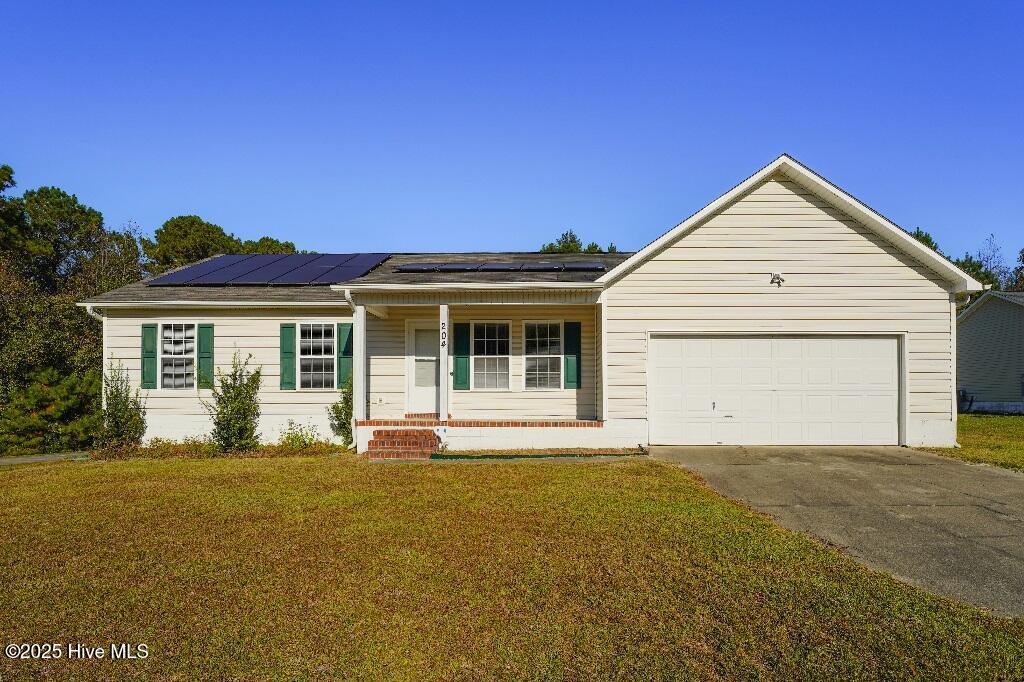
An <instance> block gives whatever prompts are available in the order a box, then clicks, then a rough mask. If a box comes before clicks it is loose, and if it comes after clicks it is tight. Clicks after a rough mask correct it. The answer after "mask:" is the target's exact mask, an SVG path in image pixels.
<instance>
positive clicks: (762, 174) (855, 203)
mask: <svg viewBox="0 0 1024 682" xmlns="http://www.w3.org/2000/svg"><path fill="white" fill-rule="evenodd" d="M776 173H782V174H783V175H785V176H786V177H787V178H788V179H789V180H791V181H793V182H795V183H797V184H799V185H800V186H802V187H804V188H805V189H807V190H808V191H810V192H812V193H814V194H816V195H817V196H818V197H819V198H820V199H822V200H823V201H826V202H828V203H829V204H830V205H832V206H834V207H835V208H836V209H838V210H840V211H842V212H843V213H846V214H847V215H849V216H851V217H852V218H853V219H854V220H857V221H858V222H860V223H861V224H863V225H864V226H865V227H867V228H868V229H870V230H872V231H873V232H875V233H876V234H877V235H878V236H879V237H881V238H882V239H884V240H886V241H887V242H889V243H890V244H892V245H893V246H895V247H896V248H897V249H899V250H900V251H902V252H903V253H905V254H907V255H908V256H910V257H911V258H914V259H915V260H916V261H918V262H919V263H921V264H922V265H924V266H925V267H928V268H929V269H931V270H932V271H933V272H935V273H936V274H938V275H940V276H941V277H942V278H943V279H945V280H946V281H948V282H949V283H950V284H952V287H951V291H953V292H954V293H959V292H967V291H981V290H982V289H983V288H984V285H982V284H981V282H979V281H977V280H976V279H974V278H973V277H971V276H970V275H969V274H967V273H966V272H964V271H963V270H961V269H960V268H959V267H957V266H956V265H955V264H954V263H952V262H951V261H950V260H949V259H947V258H946V257H945V256H943V255H942V254H939V253H937V252H935V251H933V250H932V249H930V248H928V247H927V246H925V245H924V244H922V243H921V242H919V241H917V239H915V238H914V237H913V236H911V235H910V233H909V232H907V231H906V230H904V229H903V228H901V227H900V226H898V225H896V224H895V223H893V222H892V221H891V220H889V219H888V218H886V217H885V216H883V215H882V214H881V213H879V212H878V211H876V210H874V209H873V208H871V207H870V206H868V205H867V204H865V203H864V202H862V201H860V200H859V199H857V198H856V197H854V196H852V195H851V194H849V193H847V192H845V191H844V190H842V189H840V188H839V187H838V186H836V185H834V184H832V183H831V182H829V181H828V180H826V179H825V178H824V177H822V176H821V175H819V174H817V173H815V172H814V171H812V170H811V169H810V168H808V167H807V166H805V165H804V164H802V163H800V162H799V161H797V160H796V159H795V158H794V157H792V156H790V155H789V154H787V153H785V152H784V153H782V154H780V155H779V156H778V157H776V158H775V159H774V160H773V161H771V162H770V163H768V164H767V165H765V166H763V167H762V168H761V169H760V170H758V171H756V172H755V173H754V174H752V175H750V176H749V177H747V178H746V179H745V180H743V181H742V182H740V183H739V184H737V185H736V186H735V187H733V188H732V189H730V190H729V191H728V192H726V193H724V194H722V195H721V196H719V197H718V198H717V199H715V200H714V201H712V202H711V203H709V204H708V205H707V206H705V207H704V208H702V209H700V210H699V211H697V212H696V213H694V214H693V215H691V216H690V217H689V218H687V219H686V220H684V221H683V222H681V223H679V224H678V225H676V226H675V227H673V228H672V229H671V230H669V231H668V232H666V233H664V234H663V235H661V236H660V237H658V238H657V239H655V240H654V241H653V242H651V243H649V244H648V245H647V246H645V247H644V248H642V249H640V250H639V251H637V252H636V253H635V254H633V256H631V257H630V258H628V259H627V260H626V261H624V262H623V263H622V264H621V265H619V266H617V267H616V268H614V269H613V270H611V271H610V272H608V273H607V274H605V275H604V276H602V277H600V278H599V279H598V280H597V281H598V282H600V283H602V284H605V285H608V284H611V283H612V282H615V281H616V280H618V279H619V278H621V277H622V276H624V275H625V274H627V273H628V272H630V271H632V270H633V269H635V268H636V267H637V266H639V265H640V264H641V263H643V262H645V261H647V260H649V259H650V258H652V257H654V256H655V255H656V254H658V253H660V252H661V251H663V250H664V249H665V248H667V247H668V246H669V245H671V244H673V243H675V242H676V241H677V240H678V239H680V238H681V237H683V236H684V235H686V234H689V233H690V232H691V231H693V230H694V229H696V228H697V227H698V226H699V225H701V224H702V223H703V222H704V221H705V220H707V219H708V218H710V217H711V216H713V215H715V214H716V213H717V212H718V211H719V210H721V209H722V208H724V207H725V206H727V205H728V204H730V203H732V202H733V201H735V200H737V199H739V198H740V197H741V196H743V195H744V194H746V193H747V192H749V191H750V190H752V189H754V188H755V187H757V186H758V185H760V184H761V183H762V182H764V181H766V180H768V179H769V178H770V177H771V176H772V175H774V174H776Z"/></svg>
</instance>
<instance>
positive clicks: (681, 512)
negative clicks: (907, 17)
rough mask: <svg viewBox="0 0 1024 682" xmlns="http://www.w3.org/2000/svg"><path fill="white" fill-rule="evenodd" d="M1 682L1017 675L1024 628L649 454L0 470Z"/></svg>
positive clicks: (1022, 669) (135, 463) (1023, 658)
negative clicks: (123, 655)
mask: <svg viewBox="0 0 1024 682" xmlns="http://www.w3.org/2000/svg"><path fill="white" fill-rule="evenodd" d="M0 524H2V527H3V528H4V533H3V534H2V536H0V570H2V571H3V575H4V589H3V590H0V614H3V616H2V621H0V638H2V639H3V641H4V642H12V641H13V642H29V641H40V642H41V641H47V642H50V641H56V642H69V641H81V642H86V643H89V644H109V643H110V642H141V643H146V644H148V645H149V646H150V650H151V652H152V653H151V655H150V657H149V659H147V660H145V661H139V662H111V661H106V662H90V663H80V662H69V661H66V660H62V661H50V662H21V661H9V660H6V659H3V658H0V677H2V678H3V679H18V678H23V677H25V676H29V675H34V676H40V675H51V676H54V677H58V678H78V679H81V678H94V679H99V678H106V679H110V678H113V677H115V676H173V677H178V678H181V679H190V678H194V677H207V678H210V677H216V678H224V677H241V678H263V677H282V678H285V677H286V678H294V677H316V678H321V677H336V676H353V677H371V678H406V679H423V678H450V677H469V678H488V679H493V678H499V677H500V678H506V677H512V678H560V677H569V678H601V679H607V678H613V677H625V678H644V679H656V678H665V677H673V678H678V677H684V678H685V677H690V678H705V679H737V678H751V677H759V676H767V677H774V678H778V679H811V678H814V679H823V678H825V679H833V678H837V679H851V678H879V677H883V678H894V677H899V678H903V677H932V678H935V677H946V678H949V677H954V678H955V677H960V678H964V677H974V678H978V677H980V678H996V677H1002V678H1020V677H1021V676H1022V675H1024V623H1022V622H1021V621H1011V620H1005V619H1000V618H996V617H993V616H990V615H986V614H985V613H982V612H981V611H978V610H976V609H973V608H970V607H967V606H964V605H961V604H958V603H955V602H952V601H950V600H947V599H943V598H939V597H935V596H932V595H929V594H926V593H924V592H922V591H921V590H918V589H915V588H912V587H909V586H907V585H904V584H902V583H900V582H898V581H896V580H894V579H893V578H891V577H889V576H886V575H882V574H878V573H873V572H870V571H868V570H867V569H865V568H863V567H861V566H860V565H858V564H857V563H855V562H854V561H853V560H851V559H850V558H848V557H846V556H844V555H842V554H841V553H839V552H837V551H835V550H833V549H830V548H827V547H824V546H822V545H821V544H818V543H816V542H814V541H812V540H810V539H808V538H806V537H803V536H801V535H798V534H795V533H791V532H788V531H786V530H784V529H782V528H780V527H778V526H777V525H775V524H774V523H772V522H771V521H770V520H769V519H767V518H766V517H764V516H761V515H759V514H756V513H754V512H752V511H750V510H748V509H745V508H743V507H741V506H739V505H737V504H734V503H732V502H729V501H727V500H725V499H724V498H722V497H720V496H719V495H717V494H716V493H714V492H713V491H711V490H710V489H709V488H707V487H705V486H704V485H702V484H700V483H699V482H698V481H697V480H696V479H695V478H693V477H692V476H691V475H689V474H687V473H686V472H684V471H683V470H681V469H679V468H676V467H672V466H669V465H666V464H663V463H659V462H654V461H649V460H639V459H637V460H626V461H620V462H613V463H593V464H590V465H587V466H580V465H579V464H574V463H570V462H559V461H555V462H481V463H480V464H479V465H478V466H473V467H466V466H458V465H453V464H444V463H441V464H438V463H428V464H419V465H405V464H396V465H393V466H386V467H384V466H377V465H372V464H369V463H366V462H364V461H361V460H358V459H356V458H354V457H351V456H342V457H320V458H278V459H192V460H189V459H169V460H132V461H107V462H87V463H72V462H65V463H60V464H51V465H40V466H34V465H28V466H24V467H14V468H9V469H6V470H2V471H0Z"/></svg>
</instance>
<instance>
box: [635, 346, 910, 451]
mask: <svg viewBox="0 0 1024 682" xmlns="http://www.w3.org/2000/svg"><path fill="white" fill-rule="evenodd" d="M649 353H650V358H649V370H648V377H647V382H648V389H647V391H648V411H649V418H650V439H651V443H652V444H655V445H708V444H722V445H895V444H897V443H898V442H899V416H898V415H899V383H900V382H899V360H898V355H897V341H896V338H894V337H868V336H837V337H824V336H815V337H810V336H808V337H797V336H793V337H780V336H722V337H710V336H653V337H652V338H651V342H650V348H649Z"/></svg>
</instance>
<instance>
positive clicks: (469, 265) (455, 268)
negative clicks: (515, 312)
mask: <svg viewBox="0 0 1024 682" xmlns="http://www.w3.org/2000/svg"><path fill="white" fill-rule="evenodd" d="M604 269H605V267H604V263H601V262H598V261H564V262H561V263H558V262H554V261H523V262H508V263H473V262H464V263H403V264H402V265H399V266H397V267H396V268H395V271H396V272H520V271H522V272H601V271H602V270H604Z"/></svg>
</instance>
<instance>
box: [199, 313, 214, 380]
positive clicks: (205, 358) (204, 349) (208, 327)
mask: <svg viewBox="0 0 1024 682" xmlns="http://www.w3.org/2000/svg"><path fill="white" fill-rule="evenodd" d="M197 345H198V353H197V355H198V356H199V357H198V359H199V368H198V369H199V372H198V376H197V382H196V383H197V384H198V385H199V388H213V378H214V377H213V325H212V324H201V325H199V343H198V344H197Z"/></svg>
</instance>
